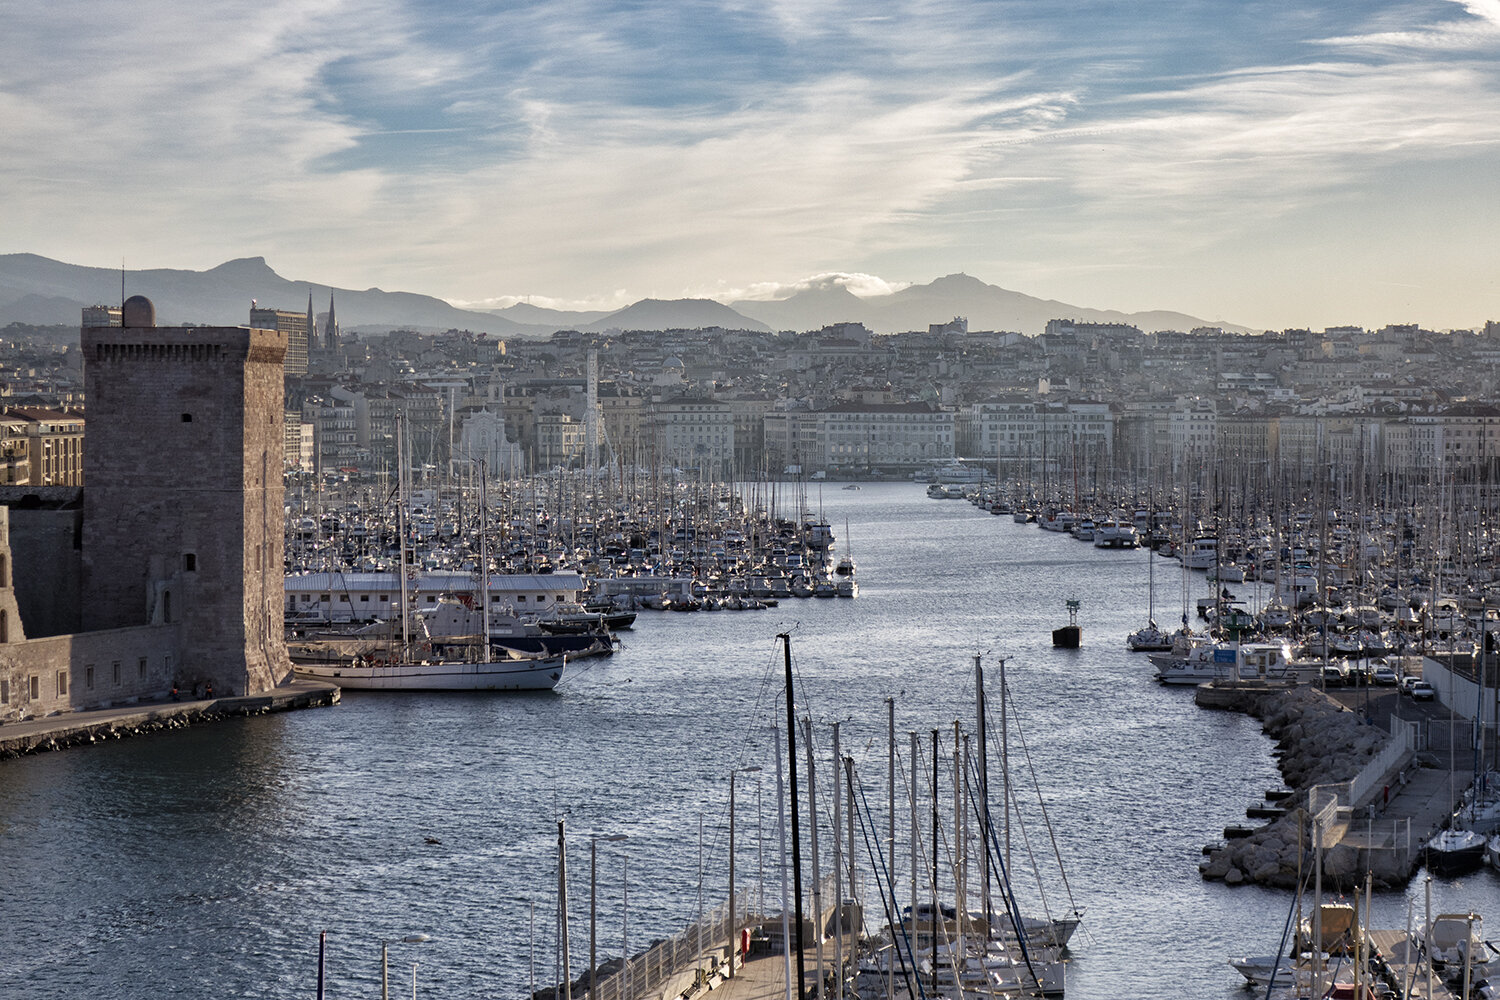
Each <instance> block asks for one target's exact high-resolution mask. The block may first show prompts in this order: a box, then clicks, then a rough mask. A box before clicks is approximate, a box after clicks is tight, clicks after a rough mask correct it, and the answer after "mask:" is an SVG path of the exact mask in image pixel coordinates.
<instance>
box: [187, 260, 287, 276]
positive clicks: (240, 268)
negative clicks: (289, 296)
mask: <svg viewBox="0 0 1500 1000" xmlns="http://www.w3.org/2000/svg"><path fill="white" fill-rule="evenodd" d="M204 273H205V274H216V275H218V276H220V277H228V278H235V279H246V278H250V279H255V278H264V277H274V278H277V279H280V278H281V275H279V274H277V273H276V272H275V271H274V270H272V269H271V265H270V264H267V263H266V259H265V258H264V257H237V258H235V259H234V260H226V261H225V262H224V263H222V264H220V265H219V266H218V267H214V268H210V269H209V270H208V271H206V272H204Z"/></svg>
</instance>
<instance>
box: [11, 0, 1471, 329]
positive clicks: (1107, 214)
mask: <svg viewBox="0 0 1500 1000" xmlns="http://www.w3.org/2000/svg"><path fill="white" fill-rule="evenodd" d="M6 21H7V28H6V31H5V32H4V33H3V34H0V64H3V66H4V67H5V68H4V69H3V70H0V78H3V80H4V83H3V84H0V106H3V108H4V115H3V117H4V121H5V123H6V128H5V129H4V130H3V132H0V150H3V156H0V162H3V164H4V174H3V176H4V184H3V187H0V191H3V194H0V214H3V217H4V218H5V220H6V223H5V226H4V230H3V231H4V234H5V238H4V240H3V245H0V252H32V253H38V254H42V255H45V256H49V257H54V258H57V259H61V260H66V261H69V262H72V263H78V264H87V265H95V266H119V265H120V263H121V262H122V260H123V261H124V263H125V264H126V265H127V266H128V267H130V268H131V269H136V268H158V267H176V268H192V269H203V268H208V267H212V266H214V265H215V264H218V263H220V262H222V261H224V260H227V259H229V258H232V257H238V256H243V255H248V254H259V255H264V256H265V257H266V258H267V260H268V261H269V263H270V264H271V265H272V266H273V267H275V268H276V269H277V271H278V272H280V273H281V274H285V275H289V276H294V277H297V278H299V279H300V278H305V279H308V280H316V281H319V282H325V283H329V284H334V285H339V286H343V287H355V288H363V287H367V286H370V285H379V286H380V287H383V288H387V289H403V290H409V291H416V292H423V293H427V294H432V295H438V296H441V297H444V298H446V299H449V300H450V301H453V302H455V303H456V304H460V305H465V306H470V307H475V308H487V307H500V306H506V305H510V304H512V303H513V302H515V301H517V300H518V299H522V298H527V297H529V301H532V302H534V303H535V304H538V305H545V306H554V307H559V308H598V309H610V308H617V307H620V306H623V305H626V304H628V303H629V302H632V301H635V300H637V299H640V298H643V297H648V296H650V297H658V298H679V297H698V296H704V297H713V298H717V299H720V300H721V301H725V302H729V301H733V300H736V299H743V298H773V297H782V296H785V295H787V294H790V293H791V292H792V291H793V290H795V289H797V288H801V287H807V286H808V285H809V284H811V283H816V282H819V281H824V282H846V283H847V284H848V285H849V287H850V289H851V290H853V291H855V292H856V293H859V294H871V293H879V292H882V291H889V290H891V289H894V288H900V287H902V286H904V285H906V284H909V283H918V282H926V281H930V280H931V279H932V278H934V277H937V276H939V275H942V274H946V273H951V272H956V271H964V272H967V273H969V274H972V275H975V276H977V277H979V278H982V279H983V280H984V281H987V282H990V283H992V284H996V285H1000V286H1003V287H1005V288H1009V289H1014V290H1017V291H1021V292H1025V293H1027V294H1030V295H1037V296H1042V297H1046V298H1055V299H1059V300H1062V301H1065V302H1070V303H1075V304H1077V305H1079V306H1087V307H1093V308H1111V309H1121V310H1145V309H1174V310H1181V311H1183V312H1187V313H1191V314H1193V315H1196V316H1202V317H1205V318H1207V319H1212V320H1223V321H1225V322H1232V323H1239V324H1244V325H1247V326H1251V327H1256V328H1284V327H1294V326H1300V327H1311V328H1321V327H1324V326H1329V325H1337V324H1360V325H1365V326H1368V327H1378V326H1381V325H1384V324H1387V323H1421V324H1423V325H1425V326H1427V327H1430V328H1435V329H1443V328H1448V327H1464V328H1469V327H1475V326H1478V325H1481V324H1483V323H1484V321H1485V320H1487V319H1495V318H1500V289H1497V287H1496V280H1495V275H1496V274H1497V273H1500V241H1497V239H1496V236H1495V232H1496V221H1497V220H1496V214H1497V213H1496V210H1495V204H1496V198H1495V192H1496V191H1497V190H1500V156H1497V155H1496V145H1497V141H1500V87H1497V83H1500V73H1497V70H1500V60H1497V55H1496V54H1497V52H1500V0H1467V2H1453V0H1416V2H1387V0H1374V2H1366V3H1360V4H1350V3H1345V2H1328V0H1324V2H1306V3H1300V4H1296V5H1290V4H1285V3H1262V2H1246V3H1238V4H1227V3H1225V4H1199V3H1184V2H1177V0H1167V2H1156V3H1148V4H1119V3H1103V2H1085V3H1077V4H1070V5H1067V6H1066V7H1064V6H1061V5H1053V4H1038V3H1035V2H1032V0H1001V2H995V3H973V2H969V3H961V2H942V0H934V2H926V3H922V2H917V3H893V4H878V5H870V4H865V3H834V2H813V0H799V2H791V3H775V2H768V3H758V4H746V3H740V2H733V0H724V2H708V3H694V4H682V3H657V4H648V5H635V4H621V3H607V2H581V3H568V4H535V5H526V6H521V5H499V4H481V3H465V2H462V0H456V2H454V3H447V4H441V5H438V4H418V3H412V2H409V0H321V2H314V3H307V2H305V0H298V2H296V3H292V2H288V0H278V2H268V3H261V2H257V3H244V2H239V3H220V4H214V5H211V6H210V7H200V6H194V5H189V4H183V3H180V2H172V3H166V2H160V0H142V2H140V3H136V4H129V5H98V4H83V3H79V2H76V0H69V2H62V3H57V4H38V5H19V6H13V7H12V8H11V9H10V10H9V11H8V13H7V17H6Z"/></svg>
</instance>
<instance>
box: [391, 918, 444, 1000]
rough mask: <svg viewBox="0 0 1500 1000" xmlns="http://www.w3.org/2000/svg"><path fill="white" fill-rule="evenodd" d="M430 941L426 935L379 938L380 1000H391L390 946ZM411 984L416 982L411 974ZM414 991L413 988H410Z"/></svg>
mask: <svg viewBox="0 0 1500 1000" xmlns="http://www.w3.org/2000/svg"><path fill="white" fill-rule="evenodd" d="M430 940H432V939H431V938H429V937H428V936H427V935H426V934H408V935H406V937H403V938H381V939H380V1000H391V980H390V962H389V959H390V954H389V952H390V946H391V944H392V943H395V944H421V943H422V942H423V941H430ZM412 982H413V983H415V982H416V977H415V974H413V978H412ZM412 988H413V989H416V987H415V986H413V987H412Z"/></svg>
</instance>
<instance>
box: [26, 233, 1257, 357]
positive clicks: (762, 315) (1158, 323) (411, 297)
mask: <svg viewBox="0 0 1500 1000" xmlns="http://www.w3.org/2000/svg"><path fill="white" fill-rule="evenodd" d="M121 281H122V273H121V272H120V271H115V270H112V269H110V268H103V267H85V266H82V265H78V264H67V263H64V262H62V261H56V260H51V259H49V258H47V257H42V256H38V255H36V254H29V253H15V254H3V255H0V326H4V325H6V324H8V323H14V322H19V323H27V324H35V325H73V324H76V323H77V322H78V320H79V313H80V310H81V309H82V308H83V307H85V306H90V305H98V304H100V303H106V304H115V303H118V302H119V301H120V295H121ZM123 281H124V293H125V294H126V295H137V294H139V295H145V296H147V297H148V298H150V299H151V300H152V301H153V302H154V303H155V304H156V308H157V316H158V317H159V320H160V322H162V323H163V324H169V325H170V324H193V323H201V324H206V325H219V326H227V325H237V324H243V323H246V322H248V321H249V317H250V312H249V310H250V303H251V300H252V299H254V300H256V301H257V302H258V303H259V304H260V305H261V306H265V307H271V308H276V309H287V310H291V311H295V312H302V311H304V310H306V308H307V300H308V296H309V294H311V296H312V299H313V307H314V309H315V311H316V312H317V313H319V314H322V313H323V312H325V311H326V309H327V303H328V298H329V294H330V293H332V295H333V296H334V300H335V311H336V313H337V315H338V319H339V325H340V326H341V327H343V328H344V329H346V330H349V329H357V330H367V331H371V332H378V331H384V330H390V329H393V328H403V329H415V330H419V331H442V330H448V329H454V328H459V329H466V330H473V331H475V332H484V333H490V334H493V335H496V336H499V337H545V336H548V335H550V334H551V333H553V332H554V331H556V330H567V329H573V330H582V331H584V332H604V331H607V330H612V329H618V330H667V329H698V328H703V327H715V326H717V327H724V328H726V329H740V330H798V331H802V330H816V329H819V328H820V327H823V326H827V325H829V324H831V323H854V322H857V323H863V324H865V326H867V327H869V328H870V329H871V330H874V331H875V332H877V333H899V332H902V331H905V330H925V329H927V327H928V326H929V325H930V324H933V323H944V322H947V321H948V320H950V319H952V318H954V317H956V316H963V317H965V318H967V319H968V322H969V329H970V330H976V331H977V330H1007V331H1015V332H1020V333H1027V334H1038V333H1041V332H1042V331H1043V330H1044V329H1045V328H1046V325H1047V321H1048V320H1052V319H1074V320H1081V321H1088V322H1102V323H1129V324H1131V325H1134V326H1137V327H1139V328H1140V329H1142V330H1145V331H1148V332H1149V331H1153V330H1191V329H1193V328H1194V327H1199V326H1210V325H1214V326H1223V327H1224V328H1225V329H1227V330H1235V331H1242V330H1244V329H1245V328H1244V327H1239V326H1234V325H1231V324H1223V323H1210V322H1208V321H1205V320H1202V319H1198V318H1196V317H1193V316H1188V315H1186V314H1184V313H1178V312H1170V311H1150V312H1136V313H1127V312H1120V311H1118V310H1112V309H1085V308H1081V307H1078V306H1073V305H1069V304H1067V303H1064V302H1057V301H1055V300H1051V299H1039V298H1035V297H1033V296H1030V295H1025V294H1023V293H1021V292H1015V291H1010V290H1008V289H1005V288H1001V287H999V286H997V285H990V284H986V283H985V282H983V281H981V280H979V279H978V278H975V277H971V276H969V275H966V274H950V275H947V276H946V277H942V278H938V279H936V280H935V281H932V282H930V283H928V284H925V285H911V286H908V287H906V288H903V289H902V290H900V291H898V292H893V293H891V294H889V295H880V296H871V297H865V298H861V297H859V296H857V295H854V294H853V293H851V292H850V291H849V290H848V289H847V288H845V287H844V286H843V285H842V284H839V283H837V282H836V281H831V280H830V281H823V282H820V283H818V284H815V285H813V286H812V287H809V288H806V289H803V290H801V291H798V292H797V293H796V294H794V295H792V296H791V297H790V298H785V299H779V300H774V301H761V300H748V299H747V300H740V301H736V302H733V303H729V304H727V305H726V304H724V303H721V302H717V301H715V300H713V299H670V300H667V299H642V300H641V301H639V302H636V303H634V304H632V305H629V306H626V307H625V308H623V309H620V310H617V311H614V312H604V311H567V310H557V309H544V308H541V307H539V306H534V305H531V304H529V303H524V302H522V303H517V304H516V305H513V306H509V307H507V308H505V309H493V310H488V311H478V310H470V309H460V308H458V307H457V306H454V305H452V304H450V303H448V302H445V301H443V300H442V299H439V298H434V297H433V296H430V295H420V294H417V293H414V292H387V291H384V290H382V289H379V288H367V289H363V290H358V289H348V288H331V287H330V286H329V285H327V284H323V283H320V282H313V281H302V280H293V279H288V278H283V277H282V276H281V275H279V274H277V273H276V272H275V271H274V270H272V269H271V267H270V265H268V264H267V263H266V260H265V258H264V257H244V258H240V259H238V260H231V261H227V262H225V263H223V264H220V265H219V266H218V267H214V268H211V269H209V270H207V271H188V270H174V269H167V268H159V269H152V270H140V271H126V272H124V273H123Z"/></svg>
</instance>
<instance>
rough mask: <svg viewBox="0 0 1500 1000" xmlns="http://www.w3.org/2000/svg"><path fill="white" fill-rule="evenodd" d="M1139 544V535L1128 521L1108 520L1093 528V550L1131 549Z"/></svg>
mask: <svg viewBox="0 0 1500 1000" xmlns="http://www.w3.org/2000/svg"><path fill="white" fill-rule="evenodd" d="M1139 544H1140V534H1139V532H1137V531H1136V528H1135V525H1134V524H1133V523H1131V522H1130V521H1124V520H1119V519H1116V518H1109V519H1106V520H1104V521H1100V522H1099V523H1098V524H1097V525H1095V526H1094V548H1096V549H1133V548H1135V547H1136V546H1137V545H1139Z"/></svg>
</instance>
